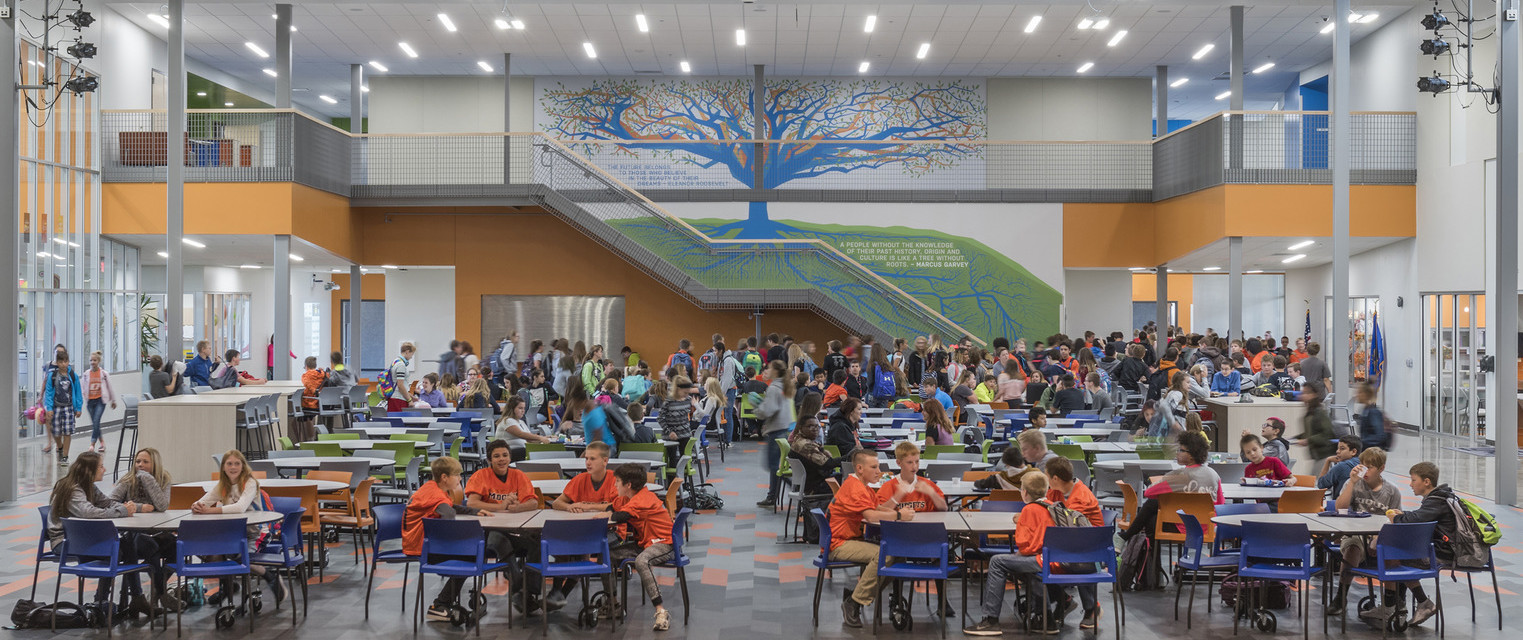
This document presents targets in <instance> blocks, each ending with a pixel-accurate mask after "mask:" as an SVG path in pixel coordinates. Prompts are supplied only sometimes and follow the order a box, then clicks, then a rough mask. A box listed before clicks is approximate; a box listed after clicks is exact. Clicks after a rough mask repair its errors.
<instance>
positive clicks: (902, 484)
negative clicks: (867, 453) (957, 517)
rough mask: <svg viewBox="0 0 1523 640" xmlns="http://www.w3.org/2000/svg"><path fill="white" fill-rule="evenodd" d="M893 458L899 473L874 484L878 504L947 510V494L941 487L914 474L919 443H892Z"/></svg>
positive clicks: (917, 466)
mask: <svg viewBox="0 0 1523 640" xmlns="http://www.w3.org/2000/svg"><path fill="white" fill-rule="evenodd" d="M894 460H896V461H898V462H899V473H897V474H895V475H894V476H893V477H891V478H889V479H888V480H885V481H884V482H883V485H882V486H880V487H878V502H879V503H880V504H888V503H892V508H893V509H904V508H909V509H914V510H915V511H946V510H947V497H946V494H945V493H943V492H942V491H941V487H938V486H936V483H935V482H932V481H931V480H930V479H929V478H922V477H920V476H918V475H916V474H917V473H919V472H920V445H917V444H915V443H914V442H911V441H909V440H900V441H899V444H897V445H895V446H894Z"/></svg>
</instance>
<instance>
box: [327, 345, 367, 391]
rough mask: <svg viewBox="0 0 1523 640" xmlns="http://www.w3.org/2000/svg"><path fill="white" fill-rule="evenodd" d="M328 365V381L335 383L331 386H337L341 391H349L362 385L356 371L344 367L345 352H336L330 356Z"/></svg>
mask: <svg viewBox="0 0 1523 640" xmlns="http://www.w3.org/2000/svg"><path fill="white" fill-rule="evenodd" d="M328 363H329V364H328V371H327V372H326V373H327V376H328V381H329V382H331V383H334V384H330V385H329V386H337V387H339V388H340V389H345V390H348V389H349V387H352V386H355V385H357V384H359V383H360V380H359V378H357V377H356V376H355V375H354V371H351V370H350V369H349V368H348V367H346V366H344V354H343V352H340V351H334V352H333V353H330V354H328Z"/></svg>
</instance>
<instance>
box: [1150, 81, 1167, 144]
mask: <svg viewBox="0 0 1523 640" xmlns="http://www.w3.org/2000/svg"><path fill="white" fill-rule="evenodd" d="M1154 72H1155V74H1156V75H1154V76H1153V102H1154V103H1155V104H1154V105H1153V107H1154V108H1155V109H1156V110H1157V113H1158V115H1156V116H1154V118H1155V119H1157V120H1158V124H1157V125H1155V127H1154V128H1155V129H1157V131H1155V132H1154V134H1153V136H1154V137H1157V138H1162V137H1164V136H1166V135H1169V66H1168V65H1165V64H1161V65H1158V66H1157V67H1155V69H1154Z"/></svg>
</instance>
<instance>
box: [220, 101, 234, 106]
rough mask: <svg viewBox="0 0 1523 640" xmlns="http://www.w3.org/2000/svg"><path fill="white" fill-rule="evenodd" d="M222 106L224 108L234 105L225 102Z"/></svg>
mask: <svg viewBox="0 0 1523 640" xmlns="http://www.w3.org/2000/svg"><path fill="white" fill-rule="evenodd" d="M222 106H224V107H231V106H233V103H231V102H224V103H222Z"/></svg>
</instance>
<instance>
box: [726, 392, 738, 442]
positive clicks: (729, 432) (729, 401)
mask: <svg viewBox="0 0 1523 640" xmlns="http://www.w3.org/2000/svg"><path fill="white" fill-rule="evenodd" d="M737 395H738V394H737V393H736V390H735V389H731V390H729V391H726V392H724V396H725V415H728V416H729V417H730V420H729V421H728V422H726V423H725V425H724V441H725V443H726V444H728V443H731V442H734V441H735V421H736V420H738V419H740V413H739V412H737V411H736V410H735V398H736V397H737Z"/></svg>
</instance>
